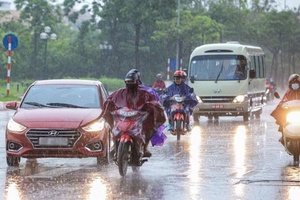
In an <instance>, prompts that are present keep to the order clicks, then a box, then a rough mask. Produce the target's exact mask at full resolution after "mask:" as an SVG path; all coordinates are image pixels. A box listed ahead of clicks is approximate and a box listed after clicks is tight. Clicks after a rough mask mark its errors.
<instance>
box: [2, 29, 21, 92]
mask: <svg viewBox="0 0 300 200" xmlns="http://www.w3.org/2000/svg"><path fill="white" fill-rule="evenodd" d="M2 42H3V46H4V48H5V49H6V50H8V59H7V60H8V61H7V79H6V80H7V87H6V96H9V90H10V68H11V53H12V51H13V50H14V49H16V48H17V47H18V38H17V37H16V36H15V35H14V34H7V35H5V36H4V38H3V41H2Z"/></svg>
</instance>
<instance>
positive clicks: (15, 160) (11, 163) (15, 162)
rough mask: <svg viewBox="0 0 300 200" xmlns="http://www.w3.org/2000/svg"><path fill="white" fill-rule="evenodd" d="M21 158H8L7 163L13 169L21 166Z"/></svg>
mask: <svg viewBox="0 0 300 200" xmlns="http://www.w3.org/2000/svg"><path fill="white" fill-rule="evenodd" d="M20 161H21V158H20V157H12V156H6V163H7V165H8V166H11V167H18V166H19V165H20Z"/></svg>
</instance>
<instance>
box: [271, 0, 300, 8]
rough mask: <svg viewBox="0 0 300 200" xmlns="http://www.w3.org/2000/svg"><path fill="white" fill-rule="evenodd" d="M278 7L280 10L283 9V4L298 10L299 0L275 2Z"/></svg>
mask: <svg viewBox="0 0 300 200" xmlns="http://www.w3.org/2000/svg"><path fill="white" fill-rule="evenodd" d="M276 2H277V3H278V5H279V7H278V8H281V9H284V4H285V5H286V6H287V7H288V8H289V9H293V8H294V7H296V8H298V7H299V5H300V0H276Z"/></svg>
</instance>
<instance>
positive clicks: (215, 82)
mask: <svg viewBox="0 0 300 200" xmlns="http://www.w3.org/2000/svg"><path fill="white" fill-rule="evenodd" d="M223 68H224V65H223V61H222V66H221V69H220V71H219V74H218V76H217V78H216V80H215V83H217V82H218V80H219V77H220V75H221V73H222V71H223Z"/></svg>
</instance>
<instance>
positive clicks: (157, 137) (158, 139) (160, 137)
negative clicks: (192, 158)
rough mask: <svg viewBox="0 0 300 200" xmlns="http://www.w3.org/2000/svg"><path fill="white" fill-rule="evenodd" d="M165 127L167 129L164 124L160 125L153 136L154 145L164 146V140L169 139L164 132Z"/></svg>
mask: <svg viewBox="0 0 300 200" xmlns="http://www.w3.org/2000/svg"><path fill="white" fill-rule="evenodd" d="M164 129H165V126H164V125H162V126H160V127H158V129H157V131H156V132H155V134H154V135H153V136H152V138H151V144H152V146H163V145H164V142H165V140H166V139H167V136H166V135H165V134H164V132H163V130H164Z"/></svg>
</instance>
